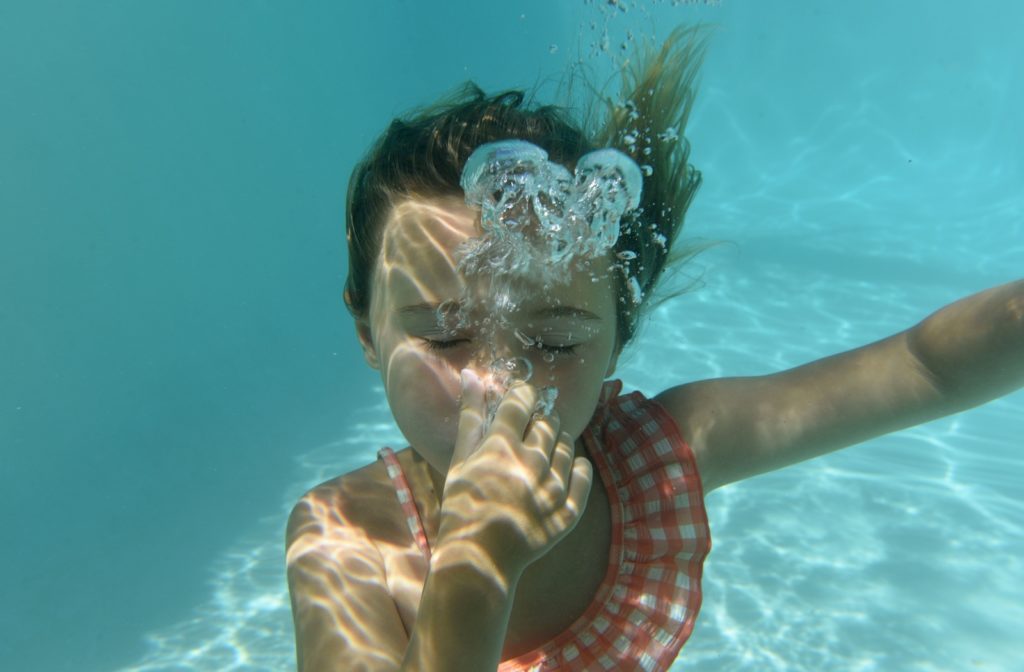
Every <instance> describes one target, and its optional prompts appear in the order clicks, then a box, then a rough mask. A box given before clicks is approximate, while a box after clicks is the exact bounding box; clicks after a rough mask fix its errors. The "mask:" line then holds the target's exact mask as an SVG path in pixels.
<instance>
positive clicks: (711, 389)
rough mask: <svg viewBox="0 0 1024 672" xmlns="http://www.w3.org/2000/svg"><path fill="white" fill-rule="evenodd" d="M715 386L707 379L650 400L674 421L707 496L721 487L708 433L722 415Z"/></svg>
mask: <svg viewBox="0 0 1024 672" xmlns="http://www.w3.org/2000/svg"><path fill="white" fill-rule="evenodd" d="M715 383H716V381H714V380H706V381H701V382H697V383H689V384H686V385H679V386H677V387H673V388H670V389H668V390H665V391H664V392H662V393H660V394H658V395H656V396H654V397H653V398H652V399H651V401H653V402H654V403H656V404H657V405H658V406H659V407H660V408H661V409H662V410H663V411H664V412H665V414H666V415H667V416H668V417H670V418H671V419H672V421H673V422H674V423H675V425H676V427H677V429H678V431H679V435H680V436H681V437H682V439H683V441H685V442H686V444H687V446H689V448H690V451H691V452H692V453H693V459H694V462H695V463H696V466H697V472H698V473H699V474H700V479H701V485H702V487H703V489H704V494H707V493H709V492H711V491H712V490H714V489H715V488H716V487H718V486H720V485H721V483H720V482H719V481H718V480H717V476H716V474H715V473H714V466H713V464H712V459H711V452H710V450H709V447H708V434H709V430H710V428H711V427H713V426H714V424H715V422H716V419H717V418H718V417H719V416H720V415H721V409H720V407H719V404H718V402H717V398H718V396H719V394H720V391H719V390H718V389H717V386H716V384H715Z"/></svg>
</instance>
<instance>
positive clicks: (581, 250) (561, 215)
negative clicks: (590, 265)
mask: <svg viewBox="0 0 1024 672" xmlns="http://www.w3.org/2000/svg"><path fill="white" fill-rule="evenodd" d="M642 183H643V178H642V177H641V171H640V169H639V167H637V165H636V163H634V162H633V160H632V159H630V158H629V157H628V156H626V155H625V154H623V153H622V152H619V151H617V150H614V149H600V150H597V151H594V152H590V153H588V154H585V155H583V156H582V157H581V158H580V160H579V161H578V162H577V164H576V173H575V175H572V174H570V173H569V171H568V170H567V169H566V168H565V167H564V166H561V165H559V164H557V163H553V162H551V161H548V158H547V152H545V151H544V150H543V149H541V148H540V147H537V146H536V145H533V144H531V143H528V142H525V141H522V140H504V141H500V142H494V143H488V144H485V145H482V146H480V147H479V148H477V150H476V151H474V152H473V154H472V155H471V156H470V157H469V160H468V161H467V162H466V166H465V168H464V170H463V173H462V180H461V186H462V189H463V191H464V192H465V195H466V203H467V205H470V206H479V207H480V210H481V226H482V227H483V230H484V236H482V237H480V238H478V239H475V240H474V241H473V243H472V245H469V246H467V247H466V248H464V250H463V254H462V258H461V259H460V261H459V264H460V270H462V271H464V272H467V273H473V272H477V271H480V270H483V269H484V268H489V269H490V274H492V275H501V274H505V275H508V274H514V275H523V274H534V273H537V272H540V273H542V274H543V273H544V272H545V271H547V273H548V276H552V275H553V274H555V273H556V271H557V266H556V265H557V264H560V263H562V262H564V261H567V260H568V259H570V258H584V259H586V258H591V257H594V256H596V255H599V254H601V253H602V252H603V251H605V250H607V249H608V248H610V247H611V246H612V245H614V244H615V241H616V240H617V239H618V236H619V220H620V219H621V218H622V215H623V214H624V213H626V212H628V211H630V210H634V209H636V207H637V206H638V205H639V203H640V191H641V189H642ZM531 215H532V216H533V217H531ZM534 218H535V219H536V220H537V224H538V226H536V227H533V226H531V225H532V223H533V221H534ZM548 276H544V275H542V276H541V277H542V278H545V279H556V278H557V277H558V276H555V277H554V278H551V277H548ZM506 300H508V299H507V297H506Z"/></svg>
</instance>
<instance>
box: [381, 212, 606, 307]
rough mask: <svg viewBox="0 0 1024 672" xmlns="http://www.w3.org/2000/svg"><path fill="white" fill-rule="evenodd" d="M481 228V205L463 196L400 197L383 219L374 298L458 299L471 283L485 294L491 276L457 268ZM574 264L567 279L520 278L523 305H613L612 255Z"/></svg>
mask: <svg viewBox="0 0 1024 672" xmlns="http://www.w3.org/2000/svg"><path fill="white" fill-rule="evenodd" d="M481 234H482V228H481V226H480V211H479V209H478V208H471V207H469V206H467V205H466V204H465V202H464V201H463V200H462V198H461V197H459V196H448V197H437V198H431V199H424V198H406V199H403V200H401V201H398V202H396V203H395V204H394V206H393V207H392V210H391V213H390V215H389V217H388V219H387V221H386V222H385V225H384V231H383V237H382V242H381V254H380V259H379V263H378V265H377V269H376V272H375V278H374V291H373V296H374V298H375V299H379V300H385V301H387V302H388V303H390V304H392V306H393V307H396V304H397V307H404V306H409V305H415V304H438V303H443V302H444V301H449V300H457V299H459V297H461V296H463V295H464V294H465V292H466V291H467V289H468V290H470V292H471V293H475V294H486V292H487V291H488V289H489V287H488V282H487V280H488V278H485V277H479V278H478V277H476V276H474V279H473V280H472V281H471V282H470V281H467V278H466V277H464V276H463V275H462V274H461V273H459V271H458V268H457V266H458V260H457V259H458V256H457V250H458V248H459V246H460V245H462V244H463V243H465V242H466V241H468V240H469V239H471V238H474V237H476V236H479V235H481ZM574 266H575V267H574V268H568V267H567V268H566V274H565V275H564V276H563V277H564V279H565V280H566V282H564V283H553V284H552V285H551V286H549V287H544V288H541V287H540V286H539V285H537V286H535V285H536V283H533V282H532V281H531V279H530V278H529V277H524V278H522V279H521V280H520V281H519V282H518V284H519V285H520V286H519V289H520V290H521V291H522V293H523V294H524V297H525V298H526V299H527V300H526V301H524V306H529V305H533V306H536V307H540V306H556V305H576V306H578V307H581V308H586V309H587V310H591V311H595V312H596V310H600V311H602V312H607V311H608V310H611V311H614V297H613V296H612V294H613V290H612V287H613V286H614V285H613V282H612V276H611V273H612V272H613V269H612V267H611V263H610V260H609V258H605V257H602V258H598V259H593V260H590V261H589V262H588V263H586V264H582V263H580V264H575V265H574ZM605 304H607V305H605ZM595 309H596V310H595Z"/></svg>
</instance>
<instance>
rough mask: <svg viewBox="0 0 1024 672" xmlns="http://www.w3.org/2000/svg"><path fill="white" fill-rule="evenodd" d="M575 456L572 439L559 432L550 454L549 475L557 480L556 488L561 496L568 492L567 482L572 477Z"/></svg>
mask: <svg viewBox="0 0 1024 672" xmlns="http://www.w3.org/2000/svg"><path fill="white" fill-rule="evenodd" d="M575 454H576V446H575V445H573V440H572V437H571V436H569V435H568V434H566V433H565V432H561V434H559V437H558V442H557V443H556V444H555V449H554V451H553V452H552V454H551V475H552V476H554V477H555V478H556V479H557V480H558V488H559V490H560V491H561V492H562V493H563V496H564V493H565V492H567V491H568V490H569V480H570V478H571V476H572V474H571V473H570V472H571V471H572V463H573V457H575Z"/></svg>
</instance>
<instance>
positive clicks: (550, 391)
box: [534, 385, 558, 416]
mask: <svg viewBox="0 0 1024 672" xmlns="http://www.w3.org/2000/svg"><path fill="white" fill-rule="evenodd" d="M539 393H540V395H539V398H538V399H537V407H536V408H535V409H534V412H535V413H540V414H542V415H547V416H550V415H551V413H552V412H553V411H554V410H555V400H556V399H558V388H557V387H553V386H550V385H549V386H546V387H542V388H540V390H539Z"/></svg>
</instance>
